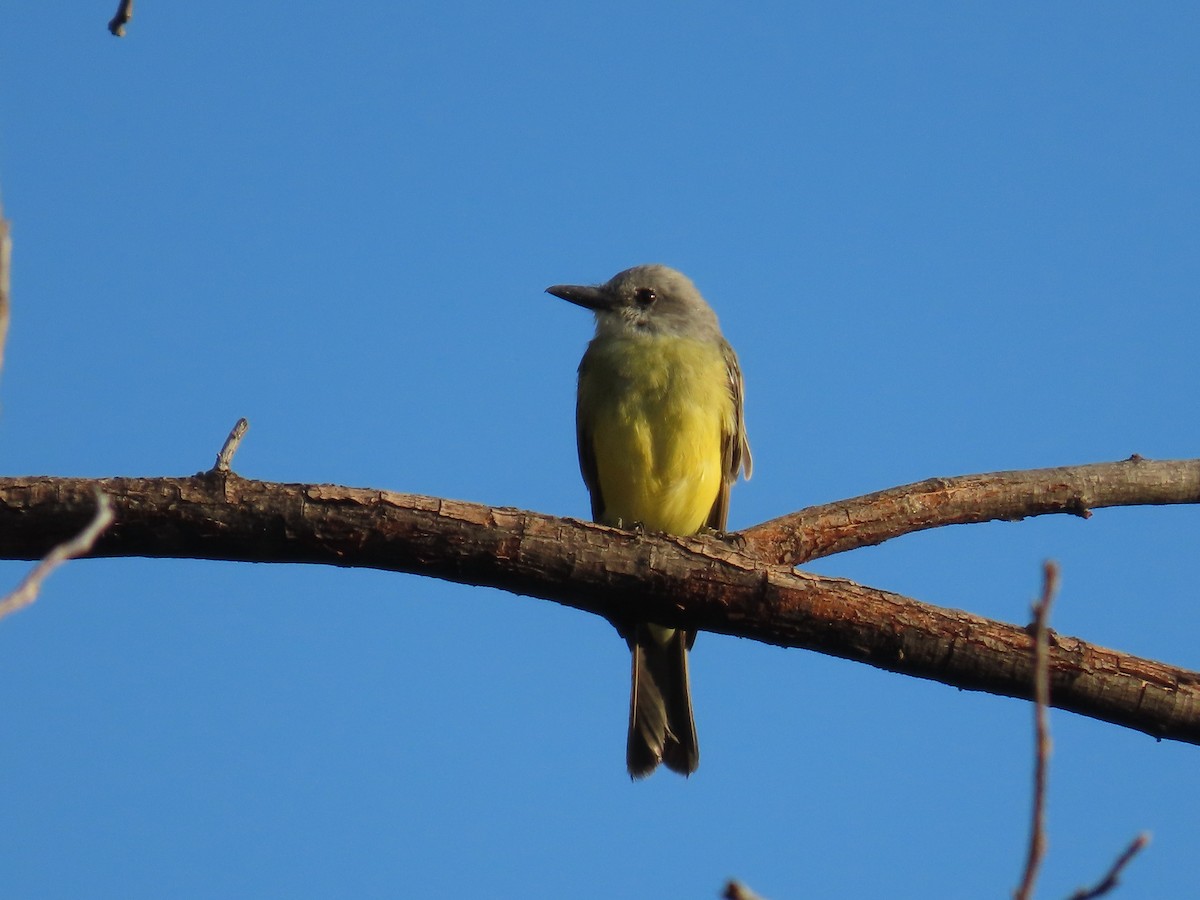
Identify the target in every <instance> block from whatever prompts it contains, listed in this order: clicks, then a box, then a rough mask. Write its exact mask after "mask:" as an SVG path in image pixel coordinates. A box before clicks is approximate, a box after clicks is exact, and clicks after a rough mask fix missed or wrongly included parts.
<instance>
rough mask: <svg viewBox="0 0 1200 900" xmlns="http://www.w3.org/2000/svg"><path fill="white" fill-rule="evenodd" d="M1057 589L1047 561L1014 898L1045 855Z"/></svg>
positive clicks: (1036, 614) (1027, 887)
mask: <svg viewBox="0 0 1200 900" xmlns="http://www.w3.org/2000/svg"><path fill="white" fill-rule="evenodd" d="M1057 590H1058V566H1057V565H1055V564H1054V563H1053V562H1051V561H1049V560H1047V561H1046V563H1045V565H1044V566H1043V567H1042V596H1041V599H1040V600H1038V602H1037V603H1035V604H1034V605H1033V698H1034V723H1035V724H1034V730H1035V732H1036V735H1035V738H1034V770H1033V817H1032V822H1031V823H1030V827H1029V852H1028V854H1027V856H1026V858H1025V872H1024V874H1023V875H1022V876H1021V886H1020V887H1018V888H1017V890H1016V892H1015V893H1014V894H1013V896H1014V897H1016V900H1029V898H1030V897H1032V896H1033V886H1034V883H1035V882H1036V881H1037V874H1038V869H1039V868H1040V867H1041V865H1042V858H1043V857H1044V856H1045V855H1046V770H1047V768H1048V767H1049V763H1050V723H1049V718H1050V717H1049V709H1050V638H1049V633H1048V629H1047V628H1046V620H1047V619H1048V618H1049V616H1050V604H1051V603H1052V602H1054V594H1055V592H1056V591H1057Z"/></svg>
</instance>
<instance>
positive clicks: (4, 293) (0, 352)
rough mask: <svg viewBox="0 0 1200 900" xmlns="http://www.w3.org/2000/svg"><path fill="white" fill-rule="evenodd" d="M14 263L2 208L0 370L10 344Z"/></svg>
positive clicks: (0, 235)
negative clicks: (10, 309) (10, 270)
mask: <svg viewBox="0 0 1200 900" xmlns="http://www.w3.org/2000/svg"><path fill="white" fill-rule="evenodd" d="M11 261H12V236H11V235H10V233H9V229H8V220H7V219H6V218H4V207H3V206H0V368H3V367H4V347H5V345H6V343H7V342H8V287H9V274H8V273H9V268H8V267H9V264H10V263H11Z"/></svg>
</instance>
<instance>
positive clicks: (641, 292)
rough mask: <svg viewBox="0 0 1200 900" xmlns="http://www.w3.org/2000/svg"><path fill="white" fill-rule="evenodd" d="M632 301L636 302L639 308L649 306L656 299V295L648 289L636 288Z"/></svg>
mask: <svg viewBox="0 0 1200 900" xmlns="http://www.w3.org/2000/svg"><path fill="white" fill-rule="evenodd" d="M633 299H634V300H636V301H637V302H638V305H639V306H649V305H650V304H651V303H653V302H654V301H655V300H657V299H658V294H656V293H654V291H652V290H650V288H638V289H637V290H636V291H634V292H633Z"/></svg>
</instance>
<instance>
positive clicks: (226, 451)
mask: <svg viewBox="0 0 1200 900" xmlns="http://www.w3.org/2000/svg"><path fill="white" fill-rule="evenodd" d="M249 427H250V423H249V422H248V421H246V419H245V418H244V417H243V418H241V419H238V420H237V424H235V425H234V426H233V430H232V431H230V432H229V437H227V438H225V443H224V444H223V445H222V446H221V452H220V453H218V454H217V463H216V465H214V466H213V467H212V471H214V472H230V471H232V469H231V468H230V466H232V465H233V454H235V453H237V448H238V445H239V444H241V443H242V438H244V437H245V436H246V429H248V428H249Z"/></svg>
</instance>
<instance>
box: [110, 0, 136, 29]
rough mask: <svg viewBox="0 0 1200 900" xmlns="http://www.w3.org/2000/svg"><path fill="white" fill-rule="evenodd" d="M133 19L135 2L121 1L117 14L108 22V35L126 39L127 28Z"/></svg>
mask: <svg viewBox="0 0 1200 900" xmlns="http://www.w3.org/2000/svg"><path fill="white" fill-rule="evenodd" d="M132 18H133V0H121V5H120V6H118V7H117V14H116V15H115V16H113V17H112V19H110V20H109V22H108V33H109V34H111V35H112V36H113V37H125V26H126V25H128V24H129V20H130V19H132Z"/></svg>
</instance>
